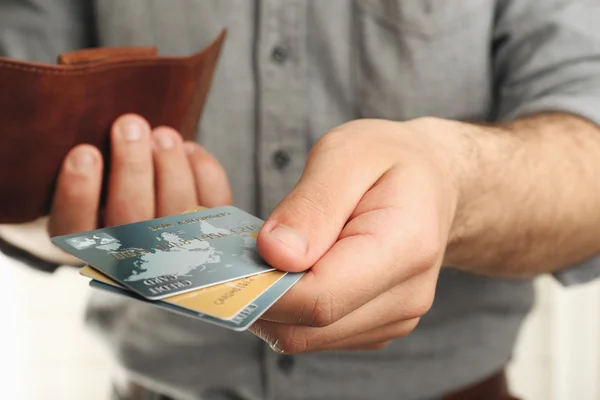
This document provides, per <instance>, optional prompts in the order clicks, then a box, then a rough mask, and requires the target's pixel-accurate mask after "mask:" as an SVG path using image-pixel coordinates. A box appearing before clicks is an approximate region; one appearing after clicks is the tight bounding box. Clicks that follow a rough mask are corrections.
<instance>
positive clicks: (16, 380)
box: [0, 254, 600, 400]
mask: <svg viewBox="0 0 600 400" xmlns="http://www.w3.org/2000/svg"><path fill="white" fill-rule="evenodd" d="M536 285H537V289H538V303H537V306H536V309H535V311H534V313H533V314H532V315H531V316H530V318H529V319H528V320H527V323H526V325H525V327H524V330H523V332H522V334H521V337H520V340H519V344H518V346H517V351H516V354H515V358H514V361H513V363H512V365H511V366H510V371H509V373H510V378H511V381H512V383H513V389H514V392H515V393H516V394H517V395H519V396H521V397H522V398H523V399H524V400H599V399H600V282H597V283H593V284H589V285H585V286H581V287H578V288H576V289H569V290H564V289H563V288H561V287H559V286H558V285H557V284H556V283H555V282H554V281H553V280H552V279H550V278H541V279H539V280H538V281H537V283H536ZM89 290H90V289H88V286H87V283H86V280H85V279H84V278H81V277H80V276H78V274H77V272H76V271H74V270H72V269H65V268H63V269H60V270H59V271H57V273H55V274H52V275H49V274H43V273H39V272H36V271H33V270H31V269H29V268H27V267H25V266H23V265H21V264H18V263H16V262H14V261H12V260H9V259H7V258H5V257H4V256H2V255H1V254H0V304H1V305H2V311H1V314H0V315H1V316H2V317H1V319H0V321H2V322H1V323H0V398H1V399H10V400H54V399H58V400H80V399H86V400H106V399H109V384H110V371H111V367H112V363H111V360H110V359H109V358H108V357H107V353H106V352H105V351H104V348H103V347H102V346H101V345H100V343H99V342H98V341H97V340H96V339H95V338H94V337H93V336H92V335H90V334H89V333H88V332H87V330H86V329H85V327H84V325H83V323H82V316H83V309H84V305H85V300H86V297H87V296H88V293H89Z"/></svg>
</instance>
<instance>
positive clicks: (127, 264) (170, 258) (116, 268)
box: [52, 206, 274, 300]
mask: <svg viewBox="0 0 600 400" xmlns="http://www.w3.org/2000/svg"><path fill="white" fill-rule="evenodd" d="M262 224H263V221H262V220H260V219H259V218H256V217H254V216H253V215H251V214H248V213H247V212H244V211H242V210H240V209H238V208H236V207H232V206H227V207H219V208H212V209H205V210H200V211H194V212H191V213H187V214H178V215H174V216H169V217H163V218H157V219H153V220H148V221H142V222H137V223H133V224H127V225H119V226H113V227H109V228H103V229H96V230H93V231H89V232H83V233H75V234H71V235H64V236H57V237H54V238H52V242H53V243H54V244H55V245H57V246H58V247H60V248H61V249H63V250H65V251H66V252H68V253H70V254H72V255H74V256H75V257H77V258H79V259H80V260H82V261H84V262H86V263H88V264H90V265H91V266H93V267H94V268H95V269H97V270H99V271H100V272H102V273H103V274H105V275H107V276H108V277H110V278H112V279H114V280H115V281H117V282H118V283H119V284H120V285H122V286H124V287H126V288H128V289H130V290H132V291H134V292H135V293H137V294H139V295H140V296H142V297H145V298H147V299H150V300H159V299H163V298H165V297H169V296H173V295H176V294H181V293H186V292H190V291H193V290H197V289H200V288H204V287H208V286H212V285H216V284H220V283H224V282H229V281H232V280H235V279H239V278H244V277H247V276H252V275H256V274H262V273H265V272H267V271H272V270H274V268H272V267H270V266H269V265H268V264H267V263H266V262H265V261H264V260H263V259H262V257H261V256H260V254H258V251H257V249H256V234H257V233H258V231H259V230H260V228H261V227H262Z"/></svg>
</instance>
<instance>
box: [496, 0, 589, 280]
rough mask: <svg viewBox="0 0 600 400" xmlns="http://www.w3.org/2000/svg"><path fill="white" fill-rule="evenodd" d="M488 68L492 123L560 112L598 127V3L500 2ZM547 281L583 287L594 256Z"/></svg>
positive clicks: (586, 0)
mask: <svg viewBox="0 0 600 400" xmlns="http://www.w3.org/2000/svg"><path fill="white" fill-rule="evenodd" d="M493 68H494V78H495V89H496V94H497V101H496V105H497V106H496V110H495V112H494V119H495V120H496V121H498V122H505V121H511V120H515V119H518V118H521V117H525V116H528V115H534V114H539V113H549V112H562V113H569V114H573V115H577V116H580V117H582V118H584V119H587V120H589V121H591V122H593V123H596V124H598V125H599V126H600V2H599V1H598V0H547V1H543V2H524V1H520V0H507V1H503V2H500V3H499V8H498V18H497V23H496V26H495V29H494V64H493ZM565 134H568V133H565ZM553 275H554V277H555V278H556V279H557V280H558V281H559V282H561V283H562V284H563V285H565V286H570V285H575V284H581V283H586V282H589V281H591V280H593V279H596V278H598V277H600V255H599V256H598V257H594V258H591V259H589V260H586V261H584V262H582V263H579V264H576V265H573V266H571V267H568V268H566V269H564V270H561V271H557V272H555V273H553Z"/></svg>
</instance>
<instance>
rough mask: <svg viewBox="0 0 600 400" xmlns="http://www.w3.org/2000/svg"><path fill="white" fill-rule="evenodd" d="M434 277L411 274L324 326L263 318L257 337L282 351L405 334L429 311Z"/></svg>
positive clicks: (340, 345) (342, 345)
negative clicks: (399, 282) (402, 281)
mask: <svg viewBox="0 0 600 400" xmlns="http://www.w3.org/2000/svg"><path fill="white" fill-rule="evenodd" d="M436 278H437V272H436V271H435V270H432V271H427V272H426V273H423V274H421V275H419V276H415V277H413V278H411V279H409V280H408V281H406V282H405V283H403V284H401V285H399V286H397V287H394V288H392V289H391V290H389V291H387V292H385V293H382V294H381V295H379V296H377V297H376V298H375V299H374V300H373V301H370V302H369V303H367V304H365V305H363V306H362V307H360V308H358V309H357V310H355V311H353V312H352V313H350V314H348V315H347V316H345V317H344V318H341V319H340V320H338V321H336V322H334V323H332V324H331V325H328V326H325V327H317V328H315V327H309V326H302V325H296V324H293V323H278V322H273V321H268V320H265V319H263V320H260V321H258V322H257V323H256V324H255V325H256V328H257V332H258V333H259V334H260V335H262V336H261V337H263V338H264V339H265V340H266V341H267V342H269V343H270V344H273V343H277V344H278V346H280V347H283V348H284V350H285V351H286V352H306V351H319V350H328V349H340V348H347V347H355V346H361V345H363V344H370V343H375V342H381V341H386V340H390V339H393V338H396V337H401V336H405V335H406V334H408V333H409V332H410V331H411V330H412V329H414V326H416V322H417V321H418V319H419V318H420V317H421V316H423V315H424V314H425V313H426V312H427V311H429V309H430V308H431V305H432V303H433V298H434V294H435V282H436ZM263 318H268V317H265V316H263ZM407 321H413V322H412V323H406V322H407Z"/></svg>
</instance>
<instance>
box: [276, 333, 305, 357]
mask: <svg viewBox="0 0 600 400" xmlns="http://www.w3.org/2000/svg"><path fill="white" fill-rule="evenodd" d="M274 339H275V341H274V342H273V343H272V344H273V347H274V348H275V349H276V350H277V351H279V352H281V353H284V354H298V353H304V352H306V351H308V350H309V349H310V343H309V341H308V339H307V337H306V335H303V334H300V333H298V332H296V331H294V330H293V331H292V332H288V333H287V334H285V335H278V336H277V337H275V338H274Z"/></svg>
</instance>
